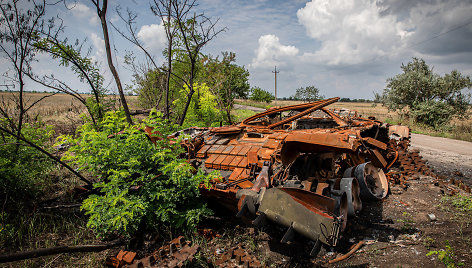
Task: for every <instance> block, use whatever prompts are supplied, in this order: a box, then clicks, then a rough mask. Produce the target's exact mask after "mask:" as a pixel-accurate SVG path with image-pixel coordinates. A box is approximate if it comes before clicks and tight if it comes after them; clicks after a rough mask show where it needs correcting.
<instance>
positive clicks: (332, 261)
mask: <svg viewBox="0 0 472 268" xmlns="http://www.w3.org/2000/svg"><path fill="white" fill-rule="evenodd" d="M364 243H365V242H364V241H363V240H362V241H359V243H357V244H356V245H355V246H354V247H352V249H351V250H350V251H349V252H348V253H346V254H345V255H343V256H340V257H337V258H336V259H333V260H330V261H328V263H329V264H333V263H336V262H340V261H343V260H345V259H347V258H349V257H351V255H352V254H354V252H356V251H357V250H359V249H360V248H361V247H362V246H363V245H364Z"/></svg>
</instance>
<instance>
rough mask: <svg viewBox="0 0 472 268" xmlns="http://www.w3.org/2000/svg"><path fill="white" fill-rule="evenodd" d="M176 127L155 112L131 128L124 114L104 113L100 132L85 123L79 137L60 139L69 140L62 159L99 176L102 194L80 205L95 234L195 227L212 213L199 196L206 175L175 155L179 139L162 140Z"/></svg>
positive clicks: (128, 233)
mask: <svg viewBox="0 0 472 268" xmlns="http://www.w3.org/2000/svg"><path fill="white" fill-rule="evenodd" d="M144 126H151V127H154V129H155V130H157V131H159V132H160V136H161V137H163V139H162V140H159V141H157V143H156V145H154V144H153V143H151V142H150V141H149V139H148V137H147V136H146V135H145V134H144V132H143V131H142V129H143V128H144ZM174 130H175V126H174V125H172V124H170V123H169V122H168V121H164V120H162V119H161V117H160V114H157V113H155V112H152V113H151V115H150V117H149V118H148V119H146V120H144V122H143V123H141V124H139V125H134V126H129V125H127V124H126V121H125V117H124V113H123V112H108V113H107V114H106V116H105V118H104V120H103V122H102V125H101V131H96V130H95V129H94V128H93V126H92V125H91V124H89V123H86V124H84V125H83V126H82V127H81V128H80V129H79V130H78V131H79V134H80V135H79V137H78V138H76V139H73V138H72V137H70V136H63V137H60V139H59V142H62V143H64V142H68V143H72V144H73V145H72V146H71V147H70V149H69V151H68V152H67V154H66V155H65V157H64V159H66V160H70V161H72V162H73V164H75V165H76V166H77V167H78V168H79V169H80V170H87V171H89V172H91V174H93V175H94V176H96V178H97V180H98V182H97V183H95V184H94V187H95V188H96V189H97V190H99V192H100V194H94V195H91V196H89V197H88V198H87V199H86V200H85V201H84V202H83V204H82V209H84V210H85V211H86V214H87V215H89V216H90V218H89V220H88V223H87V225H88V226H89V227H92V228H94V229H95V230H96V231H97V233H98V235H100V236H107V235H110V234H113V233H119V234H122V235H126V236H132V235H133V234H135V233H136V232H137V231H144V230H156V229H157V228H159V227H160V226H161V225H163V224H168V225H172V226H173V227H176V228H181V229H187V228H193V227H194V226H195V225H196V224H197V223H198V221H199V220H200V219H201V217H202V216H205V215H209V214H210V210H209V209H208V208H207V207H206V206H205V204H204V203H203V202H201V201H200V199H198V197H199V190H198V186H199V185H200V183H205V182H207V180H208V179H209V177H210V176H208V175H205V174H204V173H203V172H202V171H195V170H194V169H193V167H192V166H191V165H190V164H188V163H187V162H186V161H185V159H179V158H178V156H179V154H181V153H182V152H183V151H182V148H181V147H180V145H179V141H177V142H176V143H170V142H169V140H168V139H167V138H166V137H167V136H168V134H170V133H171V132H173V131H174ZM119 131H120V132H119ZM118 132H119V133H118ZM117 133H118V134H117Z"/></svg>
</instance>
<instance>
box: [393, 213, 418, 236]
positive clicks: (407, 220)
mask: <svg viewBox="0 0 472 268" xmlns="http://www.w3.org/2000/svg"><path fill="white" fill-rule="evenodd" d="M402 216H403V218H402V219H398V220H397V222H399V223H403V226H402V227H401V230H402V231H404V232H405V231H408V230H410V229H412V228H413V224H414V223H415V221H414V220H413V215H411V214H410V213H408V212H403V213H402Z"/></svg>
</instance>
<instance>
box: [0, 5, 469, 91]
mask: <svg viewBox="0 0 472 268" xmlns="http://www.w3.org/2000/svg"><path fill="white" fill-rule="evenodd" d="M198 3H199V5H198V7H197V8H196V12H201V11H204V13H205V14H206V15H207V16H209V17H211V18H212V19H214V20H216V19H218V18H219V21H218V24H217V27H220V28H225V31H224V32H222V33H221V34H219V35H218V36H217V37H216V38H215V39H213V40H212V41H211V42H210V43H208V45H207V46H205V47H204V48H203V49H202V52H203V53H205V54H211V55H213V56H217V55H219V54H221V52H222V51H231V52H235V53H236V63H237V64H238V65H241V66H244V67H245V68H246V69H247V70H248V71H249V73H250V78H249V82H250V84H251V86H258V87H261V88H263V89H265V90H268V91H270V92H274V73H273V72H272V71H274V67H275V66H277V70H278V71H280V72H279V73H278V74H277V95H278V97H289V96H291V95H293V94H294V93H295V90H296V89H297V88H299V87H305V86H310V85H314V86H316V87H317V88H319V89H320V92H321V94H322V95H324V96H325V97H334V96H339V97H348V98H365V99H372V98H373V95H374V94H373V93H374V92H382V90H383V89H384V88H385V86H386V80H387V78H389V77H393V76H395V75H397V74H399V73H401V68H400V66H401V65H402V63H403V64H406V63H408V62H409V61H411V60H412V57H418V58H422V59H424V60H425V61H426V63H427V64H429V65H430V66H434V71H435V72H437V73H439V74H441V75H443V74H444V73H448V72H450V71H452V70H454V69H456V70H459V71H460V72H461V73H462V74H464V75H472V0H444V1H441V0H417V1H410V0H377V1H367V0H364V1H362V0H312V1H301V0H290V1H287V0H285V1H279V0H252V1H249V0H239V1H234V0H199V1H198ZM118 6H119V7H120V8H121V10H122V11H125V10H126V9H127V8H129V9H131V10H132V11H134V12H136V13H137V14H138V18H137V21H136V22H137V23H136V29H137V32H138V38H139V39H140V40H141V41H142V42H143V44H144V45H145V47H146V48H147V49H148V50H149V51H150V52H151V53H152V54H153V55H154V56H155V59H156V60H157V62H158V64H162V63H163V62H164V58H163V56H162V50H163V49H164V47H165V46H166V38H165V33H164V29H163V27H162V25H161V22H160V19H159V18H158V17H156V16H154V15H153V13H152V12H151V10H150V2H149V1H144V0H131V1H110V2H109V8H108V13H107V16H108V21H109V22H110V23H113V24H115V25H116V26H117V27H119V28H121V29H124V28H123V27H124V25H123V24H122V23H121V22H120V20H119V17H118V16H117V13H116V11H115V10H116V7H118ZM66 7H67V8H66ZM55 15H58V16H59V17H61V18H62V19H63V21H64V25H65V26H66V28H65V32H64V36H67V37H68V38H69V39H70V40H75V39H76V38H78V39H84V38H86V39H87V44H88V46H90V48H91V54H90V56H91V57H92V58H93V59H94V60H96V61H98V62H100V66H101V70H102V71H103V74H104V76H105V77H106V79H107V81H108V84H109V87H110V89H114V88H115V86H114V84H113V83H112V79H111V75H110V71H109V70H108V66H107V63H106V56H105V50H104V42H103V36H102V32H101V25H100V22H99V20H98V17H97V15H96V12H95V10H94V9H93V7H92V4H91V3H90V2H89V1H67V0H66V1H65V3H62V4H59V5H56V6H51V7H48V16H55ZM109 27H110V29H109V30H110V41H111V42H112V45H113V47H114V60H115V62H116V63H115V64H116V65H117V69H118V72H119V74H120V76H121V80H122V83H124V84H126V85H131V84H132V77H131V71H130V70H128V69H127V67H126V65H125V64H124V55H125V53H126V51H133V52H135V53H136V55H137V56H138V59H142V54H140V52H139V50H138V49H136V47H134V46H133V45H132V44H131V43H129V42H128V41H126V40H125V39H123V38H122V37H121V36H120V35H119V34H118V33H117V32H116V31H114V30H113V29H112V28H111V25H109ZM38 59H39V61H38V62H37V63H35V64H34V66H33V67H34V68H35V70H36V72H37V73H39V74H51V73H54V74H55V76H56V77H61V78H62V79H64V80H66V81H71V82H70V83H75V84H76V85H77V87H83V88H84V89H83V90H87V89H86V85H81V84H80V82H78V81H76V80H74V75H73V74H72V73H71V72H70V71H68V70H67V69H66V68H64V67H60V66H58V62H57V61H56V60H52V59H50V58H49V57H47V56H45V55H39V57H38ZM0 68H1V69H3V70H6V69H7V68H9V67H8V66H7V65H6V63H5V60H2V61H0ZM1 69H0V71H1ZM3 72H4V71H2V73H3ZM73 81H75V82H73ZM31 86H33V85H31Z"/></svg>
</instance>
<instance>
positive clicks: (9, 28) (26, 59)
mask: <svg viewBox="0 0 472 268" xmlns="http://www.w3.org/2000/svg"><path fill="white" fill-rule="evenodd" d="M5 2H6V1H2V2H1V3H0V11H1V16H0V51H1V53H2V55H4V57H5V59H6V60H7V61H8V62H9V63H10V64H11V67H12V70H8V71H7V72H6V73H5V74H4V76H5V77H6V78H7V79H9V80H10V82H11V83H13V84H14V85H15V86H18V93H17V97H16V98H15V100H16V104H17V105H16V106H17V107H16V108H17V118H16V120H15V119H14V118H13V117H12V115H11V114H8V111H7V110H6V109H4V108H1V107H0V112H1V113H2V115H3V116H4V117H5V118H6V119H7V120H8V121H9V126H10V128H11V130H12V131H13V132H16V136H17V142H18V143H19V142H20V140H19V137H21V135H22V127H23V121H24V117H25V113H26V112H27V110H28V109H29V108H31V107H32V106H33V105H34V104H36V103H33V104H32V105H31V106H30V107H26V104H25V100H24V96H23V95H24V90H25V73H27V72H29V71H30V69H31V62H33V61H34V60H35V59H34V56H35V47H34V46H33V43H34V42H35V41H36V38H37V37H38V36H37V32H38V31H39V30H40V29H41V28H42V27H43V25H44V21H43V17H44V14H45V1H43V3H42V4H36V3H33V4H32V5H28V6H27V10H23V9H22V8H21V5H20V4H19V1H18V0H14V1H12V2H11V3H10V2H7V3H5ZM14 121H16V122H14ZM16 151H18V146H17V149H16Z"/></svg>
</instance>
